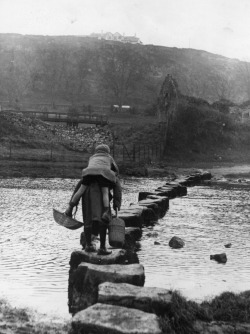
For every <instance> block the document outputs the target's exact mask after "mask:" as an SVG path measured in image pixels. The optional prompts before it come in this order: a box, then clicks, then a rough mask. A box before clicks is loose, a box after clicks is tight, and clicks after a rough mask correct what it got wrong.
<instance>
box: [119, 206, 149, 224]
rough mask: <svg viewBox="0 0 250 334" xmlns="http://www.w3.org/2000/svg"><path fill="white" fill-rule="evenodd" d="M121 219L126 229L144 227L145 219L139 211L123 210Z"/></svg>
mask: <svg viewBox="0 0 250 334" xmlns="http://www.w3.org/2000/svg"><path fill="white" fill-rule="evenodd" d="M119 218H121V219H123V220H124V222H125V226H126V227H139V228H141V227H142V224H143V223H144V219H143V217H142V214H139V213H138V211H136V210H133V209H132V208H131V209H122V210H121V211H119Z"/></svg>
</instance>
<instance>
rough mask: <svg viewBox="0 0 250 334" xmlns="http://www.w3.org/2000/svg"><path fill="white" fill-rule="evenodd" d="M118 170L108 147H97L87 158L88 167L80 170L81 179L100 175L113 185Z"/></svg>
mask: <svg viewBox="0 0 250 334" xmlns="http://www.w3.org/2000/svg"><path fill="white" fill-rule="evenodd" d="M117 174H119V169H118V167H117V165H116V163H115V161H114V159H113V158H112V156H111V155H110V149H109V147H108V145H104V144H101V145H98V146H97V147H96V149H95V153H94V154H93V155H92V156H91V157H90V158H89V163H88V167H87V168H85V169H83V170H82V177H84V176H87V175H101V176H103V177H104V178H105V179H107V180H109V181H110V182H112V183H113V184H115V182H116V175H117Z"/></svg>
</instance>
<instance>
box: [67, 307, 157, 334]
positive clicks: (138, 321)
mask: <svg viewBox="0 0 250 334" xmlns="http://www.w3.org/2000/svg"><path fill="white" fill-rule="evenodd" d="M72 327H73V329H74V330H75V331H76V332H77V333H84V334H90V333H95V334H99V333H100V334H104V333H107V334H160V333H162V332H161V329H160V326H159V320H158V318H157V316H156V315H155V314H152V313H146V312H142V311H139V310H135V309H130V308H126V307H121V306H113V305H106V304H99V303H98V304H95V305H93V306H91V307H89V308H87V309H86V310H84V311H81V312H78V313H77V314H76V315H75V316H74V317H73V320H72Z"/></svg>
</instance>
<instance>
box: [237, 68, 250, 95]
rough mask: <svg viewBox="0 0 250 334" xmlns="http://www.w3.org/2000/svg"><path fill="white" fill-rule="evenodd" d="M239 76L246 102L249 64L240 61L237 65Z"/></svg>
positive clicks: (249, 71)
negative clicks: (242, 83)
mask: <svg viewBox="0 0 250 334" xmlns="http://www.w3.org/2000/svg"><path fill="white" fill-rule="evenodd" d="M239 74H240V77H241V79H242V80H243V82H244V88H245V93H246V96H247V100H250V63H249V62H246V61H244V62H243V61H242V62H240V63H239Z"/></svg>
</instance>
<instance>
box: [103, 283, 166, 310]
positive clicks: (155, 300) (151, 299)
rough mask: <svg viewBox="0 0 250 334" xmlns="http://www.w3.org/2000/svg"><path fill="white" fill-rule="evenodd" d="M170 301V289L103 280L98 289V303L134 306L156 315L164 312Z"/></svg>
mask: <svg viewBox="0 0 250 334" xmlns="http://www.w3.org/2000/svg"><path fill="white" fill-rule="evenodd" d="M171 301H172V292H171V291H169V290H166V289H161V288H155V287H153V288H151V287H139V286H135V285H131V284H126V283H110V282H105V283H102V284H100V285H99V289H98V303H104V304H112V305H119V306H125V307H129V308H136V309H138V310H141V311H144V312H149V313H155V314H158V315H160V314H163V313H164V312H166V309H167V308H168V307H169V305H170V304H171Z"/></svg>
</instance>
